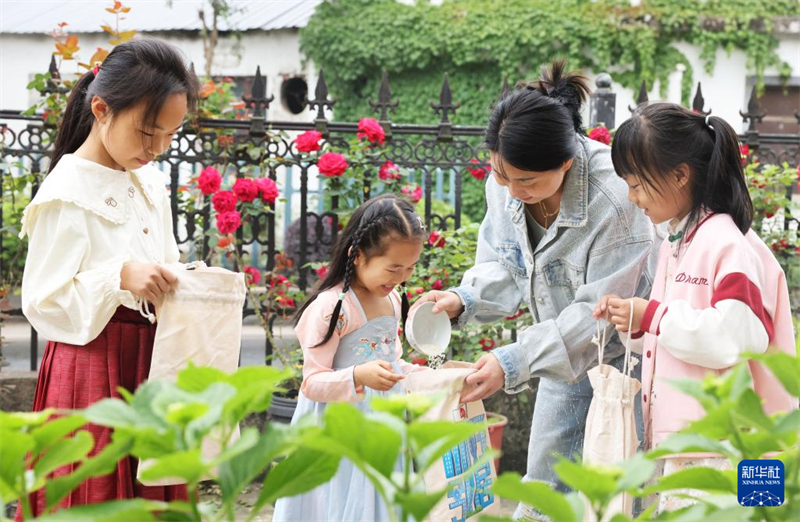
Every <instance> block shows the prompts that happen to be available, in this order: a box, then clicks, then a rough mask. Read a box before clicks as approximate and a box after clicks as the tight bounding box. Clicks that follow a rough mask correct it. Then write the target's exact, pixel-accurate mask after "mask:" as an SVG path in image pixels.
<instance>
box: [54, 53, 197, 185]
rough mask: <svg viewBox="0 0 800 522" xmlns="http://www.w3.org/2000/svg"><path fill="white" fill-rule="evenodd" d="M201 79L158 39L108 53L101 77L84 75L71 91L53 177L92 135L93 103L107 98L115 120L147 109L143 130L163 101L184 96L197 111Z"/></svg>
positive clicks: (151, 120)
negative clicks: (61, 163)
mask: <svg viewBox="0 0 800 522" xmlns="http://www.w3.org/2000/svg"><path fill="white" fill-rule="evenodd" d="M199 89H200V86H199V83H198V81H197V77H196V76H195V74H194V71H193V70H192V68H191V67H190V66H189V64H188V63H187V61H186V60H185V59H184V57H183V56H182V55H181V53H180V51H178V49H177V48H175V47H173V46H172V45H170V44H168V43H166V42H162V41H160V40H156V39H153V38H141V39H136V40H131V41H128V42H125V43H122V44H120V45H118V46H116V47H114V49H113V50H112V51H111V52H110V53H109V55H108V56H107V57H106V59H105V60H104V61H103V63H102V65H101V66H100V67H99V70H98V72H97V74H95V73H94V72H93V71H89V72H87V73H86V74H84V75H83V76H82V77H81V78H80V79H79V80H78V82H77V83H76V84H75V86H74V87H73V89H72V93H71V94H70V96H69V100H68V101H67V108H66V111H65V112H64V118H63V119H62V121H61V124H60V125H59V127H58V133H57V134H56V140H55V147H54V149H53V154H52V159H51V161H50V169H49V171H48V172H51V171H52V170H53V169H54V168H55V166H56V165H57V164H58V161H59V160H60V159H61V158H62V157H63V156H64V155H65V154H71V153H73V152H75V151H76V150H78V147H80V146H81V145H82V144H83V142H84V141H86V138H88V137H89V134H90V133H91V131H92V125H93V124H94V120H95V118H94V115H93V114H92V99H93V98H94V97H95V96H99V97H100V98H102V100H103V102H105V104H106V105H107V106H108V108H109V111H110V113H111V115H112V117H113V115H114V114H119V113H121V112H123V111H125V110H128V109H131V108H133V107H134V106H136V105H138V104H139V103H144V112H143V115H144V121H143V122H142V123H143V124H144V125H153V124H154V123H155V120H156V118H157V117H158V113H159V112H160V111H161V107H162V106H163V105H164V101H165V100H166V99H167V98H168V97H169V96H171V95H173V94H185V95H186V102H187V106H188V109H189V111H190V112H191V111H193V110H194V108H195V106H196V105H197V98H198V91H199Z"/></svg>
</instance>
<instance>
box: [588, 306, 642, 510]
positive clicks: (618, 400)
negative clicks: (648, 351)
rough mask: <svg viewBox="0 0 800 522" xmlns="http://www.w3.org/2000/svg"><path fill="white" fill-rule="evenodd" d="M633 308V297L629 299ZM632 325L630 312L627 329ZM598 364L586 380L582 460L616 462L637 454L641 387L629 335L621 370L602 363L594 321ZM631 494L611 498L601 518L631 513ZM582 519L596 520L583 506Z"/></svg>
mask: <svg viewBox="0 0 800 522" xmlns="http://www.w3.org/2000/svg"><path fill="white" fill-rule="evenodd" d="M631 310H633V301H631ZM632 326H633V314H632V313H631V319H630V323H629V328H628V332H629V333H630V328H631V327H632ZM594 341H595V342H596V343H597V352H598V354H597V360H598V365H597V366H596V367H595V368H592V369H591V370H589V371H588V377H589V382H590V383H591V385H592V389H593V390H594V395H593V397H592V402H591V405H590V406H589V413H588V415H587V416H586V434H585V436H584V441H583V461H584V462H586V463H591V464H608V465H611V464H616V463H619V462H621V461H623V460H626V459H629V458H631V457H633V456H634V455H635V454H636V450H637V449H638V447H639V437H638V436H637V434H636V417H635V413H634V411H635V410H634V401H635V400H636V394H637V393H638V392H639V390H640V389H641V388H642V384H641V383H640V382H639V380H638V379H635V378H633V377H631V370H632V369H633V366H634V365H635V364H636V363H637V362H638V361H637V360H636V359H635V358H634V357H633V356H632V355H631V348H630V336H628V338H627V340H626V342H625V363H624V365H623V369H622V372H620V371H619V370H618V369H616V368H614V367H613V366H610V365H608V364H603V351H604V349H605V345H606V342H607V339H606V329H605V328H601V326H600V321H598V322H597V336H596V337H595V339H594ZM632 511H633V497H631V496H630V495H629V494H627V493H625V494H622V495H619V496H618V497H616V498H615V499H613V500H612V501H611V504H610V505H609V507H608V509H607V511H606V515H605V517H604V520H606V519H610V518H611V517H613V516H614V515H615V514H617V513H622V514H624V515H626V516H628V517H631V515H632ZM584 521H585V522H595V517H594V514H593V513H591V510H590V509H587V510H586V515H585V516H584Z"/></svg>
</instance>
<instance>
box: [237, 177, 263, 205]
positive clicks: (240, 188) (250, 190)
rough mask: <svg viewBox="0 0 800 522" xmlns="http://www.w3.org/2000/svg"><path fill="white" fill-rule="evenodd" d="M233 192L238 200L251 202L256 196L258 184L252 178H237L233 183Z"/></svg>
mask: <svg viewBox="0 0 800 522" xmlns="http://www.w3.org/2000/svg"><path fill="white" fill-rule="evenodd" d="M233 193H234V194H236V197H237V198H239V201H244V202H246V203H251V202H252V201H253V200H254V199H256V197H258V185H256V182H255V181H253V180H252V179H248V178H239V179H237V180H236V183H234V184H233Z"/></svg>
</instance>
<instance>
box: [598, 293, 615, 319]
mask: <svg viewBox="0 0 800 522" xmlns="http://www.w3.org/2000/svg"><path fill="white" fill-rule="evenodd" d="M609 299H619V296H618V295H616V294H608V295H604V296H603V297H601V298H600V300H599V301H597V304H596V305H595V307H594V310H593V311H592V315H593V316H594V318H595V319H600V317H601V316H603V315H605V313H606V310H608V300H609Z"/></svg>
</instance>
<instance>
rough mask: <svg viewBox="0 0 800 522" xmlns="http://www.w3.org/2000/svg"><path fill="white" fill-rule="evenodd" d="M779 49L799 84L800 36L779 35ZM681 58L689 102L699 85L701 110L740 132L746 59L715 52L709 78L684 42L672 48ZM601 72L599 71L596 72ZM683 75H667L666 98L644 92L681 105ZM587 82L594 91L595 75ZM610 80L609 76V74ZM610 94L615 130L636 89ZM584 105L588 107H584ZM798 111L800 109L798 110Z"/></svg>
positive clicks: (656, 90)
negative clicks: (688, 74) (688, 75)
mask: <svg viewBox="0 0 800 522" xmlns="http://www.w3.org/2000/svg"><path fill="white" fill-rule="evenodd" d="M779 41H780V45H779V47H778V50H777V52H778V55H779V56H780V58H781V60H783V61H785V62H787V63H789V64H790V65H791V66H792V79H793V80H794V81H800V34H780V35H779ZM675 47H677V48H678V49H679V50H680V51H681V52H682V53H683V54H684V56H686V57H687V58H688V61H689V64H690V65H691V66H692V69H693V71H692V72H693V75H692V76H693V82H694V83H693V87H692V94H691V97H690V100H689V102H690V103H691V98H693V97H694V93H695V91H696V88H697V82H701V83H702V88H703V97H704V98H705V101H706V105H705V110H706V111H708V110H711V111H712V114H714V115H716V116H719V117H721V118H723V119H725V120H726V121H728V123H730V124H731V125H732V126H733V128H734V129H737V130H740V131H744V130H746V128H747V124H745V123H744V122H742V117H741V116H740V115H739V111H740V110H741V111H744V110H746V109H747V101H748V99H749V97H750V88H751V87H750V84H748V79H749V78H750V77H751V76H753V73H752V72H751V71H749V70H748V68H747V57H746V56H745V54H744V53H743V52H742V51H740V50H734V51H733V52H731V53H730V54H728V53H727V52H726V51H725V50H722V49H718V50H717V55H716V64H715V66H714V69H713V71H712V72H711V73H710V74H709V73H707V72H706V69H705V65H704V64H703V62H702V61H701V60H700V48H699V47H697V46H694V45H690V44H687V43H684V42H679V43H677V44H675ZM599 72H602V71H599ZM682 75H683V73H682V72H680V71H676V72H674V73H672V74H671V75H670V80H669V87H668V91H667V96H666V97H662V96H661V92H660V85H659V84H658V83H656V84H655V85H653V86H649V85H648V88H649V90H650V92H649V93H648V98H649V99H650V100H651V101H654V100H667V101H671V102H675V103H680V101H681V96H680V94H681V90H680V87H681V78H682ZM777 75H778V71H777V70H776V69H775V68H770V69H767V71H766V76H777ZM589 77H590V80H591V82H592V83H591V85H592V89H594V88H595V84H594V81H595V78H596V75H595V74H590V75H589ZM612 78H613V74H612ZM612 90H613V91H614V92H615V93H617V107H616V125H617V126H619V125H620V124H621V123H622V122H623V121H625V120H626V119H628V118H629V117H630V111H629V110H628V107H629V106H631V107H632V106H634V105H635V101H634V100H635V99H636V96H637V95H638V94H639V90H638V88H637V89H636V90H631V89H627V88H624V87H622V86H621V85H620V84H618V83H616V82H614V83H613V85H612ZM587 105H588V104H587ZM798 109H800V107H798ZM588 117H589V111H588V106H587V108H586V110H585V114H584V121H586V122H587V123H588V121H589V120H588Z"/></svg>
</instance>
